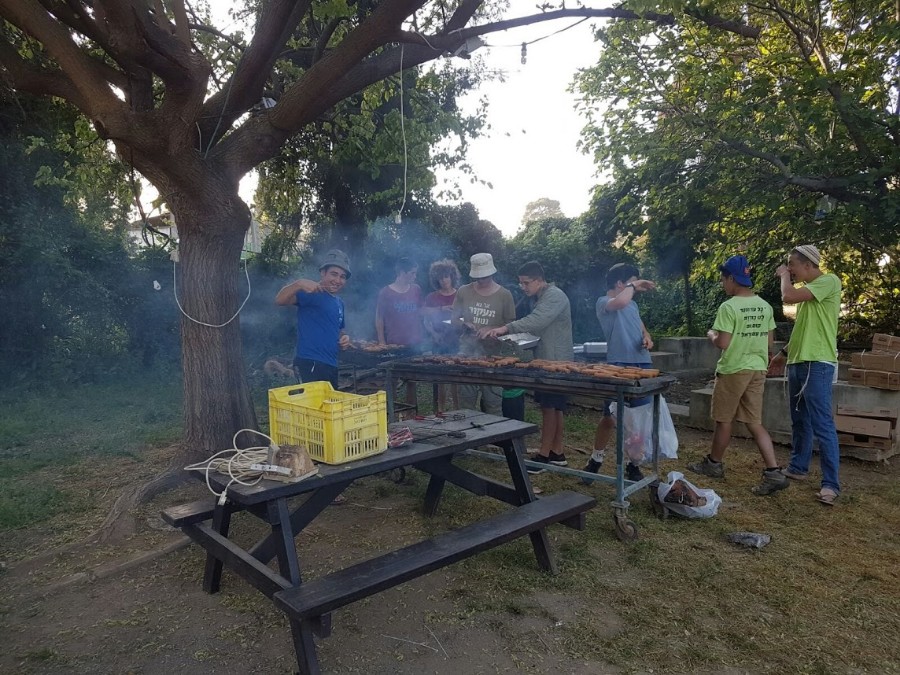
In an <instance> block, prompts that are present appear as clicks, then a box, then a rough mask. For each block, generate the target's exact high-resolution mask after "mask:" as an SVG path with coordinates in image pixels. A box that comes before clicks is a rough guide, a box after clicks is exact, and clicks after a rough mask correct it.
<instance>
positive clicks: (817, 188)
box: [720, 137, 894, 202]
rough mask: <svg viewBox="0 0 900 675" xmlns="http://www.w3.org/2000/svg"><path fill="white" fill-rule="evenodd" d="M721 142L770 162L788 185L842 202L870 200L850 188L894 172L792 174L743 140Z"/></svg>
mask: <svg viewBox="0 0 900 675" xmlns="http://www.w3.org/2000/svg"><path fill="white" fill-rule="evenodd" d="M720 140H721V142H722V143H724V144H725V145H727V146H728V147H730V148H732V149H734V150H737V151H738V152H740V153H741V154H742V155H746V156H748V157H753V158H755V159H759V160H762V161H763V162H766V163H768V164H771V165H772V166H774V167H775V168H776V169H778V172H779V173H780V174H781V177H782V180H783V181H784V182H785V183H786V184H788V185H796V186H797V187H800V188H803V189H804V190H809V191H810V192H821V193H823V194H827V195H831V196H832V197H836V198H837V199H840V200H841V201H844V202H860V201H863V202H864V201H870V200H871V199H872V196H873V195H871V194H866V193H863V192H859V191H855V190H853V188H854V187H857V186H861V185H876V184H877V183H878V182H880V181H882V180H884V179H885V178H887V177H888V176H890V175H892V174H893V173H894V172H893V171H891V170H886V169H883V168H882V169H878V170H876V171H866V172H863V173H859V174H856V175H855V176H850V177H840V178H820V177H813V176H798V175H796V174H794V173H793V172H792V171H791V169H790V167H789V166H788V165H787V164H785V163H784V162H783V161H782V160H781V159H780V158H779V157H778V156H777V155H775V154H773V153H771V152H765V151H763V150H757V149H756V148H753V147H751V146H749V145H748V144H746V143H744V142H743V141H739V140H735V139H729V138H724V137H720Z"/></svg>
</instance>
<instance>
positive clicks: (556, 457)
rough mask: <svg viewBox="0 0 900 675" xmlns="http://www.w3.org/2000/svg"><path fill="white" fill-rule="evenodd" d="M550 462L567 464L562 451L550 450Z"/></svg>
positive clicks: (557, 464) (560, 464)
mask: <svg viewBox="0 0 900 675" xmlns="http://www.w3.org/2000/svg"><path fill="white" fill-rule="evenodd" d="M550 463H551V464H555V465H556V466H569V463H568V462H567V461H566V456H565V454H564V453H562V452H552V451H551V452H550Z"/></svg>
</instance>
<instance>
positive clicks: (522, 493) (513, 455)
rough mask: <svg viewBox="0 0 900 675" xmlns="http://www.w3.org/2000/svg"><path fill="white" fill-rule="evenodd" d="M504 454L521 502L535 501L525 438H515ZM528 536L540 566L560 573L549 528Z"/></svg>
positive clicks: (551, 571)
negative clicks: (524, 460) (528, 467)
mask: <svg viewBox="0 0 900 675" xmlns="http://www.w3.org/2000/svg"><path fill="white" fill-rule="evenodd" d="M503 454H504V455H506V463H507V465H508V466H509V473H510V476H511V477H512V482H513V486H514V487H515V489H516V493H517V494H518V495H519V499H520V500H521V503H522V504H527V503H529V502H533V501H535V500H536V499H537V497H535V496H534V490H532V488H531V479H529V478H528V472H527V471H526V470H525V464H524V462H523V461H522V457H523V456H524V455H525V439H524V438H523V437H522V436H519V437H518V438H514V439H513V441H512V447H507V448H504V450H503ZM528 536H529V538H530V539H531V547H532V548H533V549H534V557H535V558H537V562H538V566H539V567H540V568H541V569H542V570H544V571H545V572H550V573H551V574H558V573H559V568H558V567H557V565H556V560H555V559H554V557H553V550H552V549H551V547H550V539H549V538H548V537H547V530H546V529H545V528H543V527H542V528H541V529H539V530H535V531H534V532H532V533H530V534H529V535H528Z"/></svg>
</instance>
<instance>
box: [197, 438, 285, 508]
mask: <svg viewBox="0 0 900 675" xmlns="http://www.w3.org/2000/svg"><path fill="white" fill-rule="evenodd" d="M245 431H246V432H249V433H251V434H257V435H258V436H262V437H263V438H265V439H266V440H268V441H269V445H263V446H256V447H253V448H243V449H240V448H238V447H237V437H238V436H239V435H240V434H241V433H243V432H245ZM231 444H232V447H231V448H228V449H227V450H221V451H220V452H217V453H216V454H214V455H212V456H211V457H209V459H206V460H205V461H203V462H197V463H196V464H190V465H188V466H186V467H184V470H185V471H202V472H203V473H204V476H205V478H206V487H207V488H208V489H209V491H210V492H212V493H213V494H214V495H215V496H216V497H217V498H218V500H219V505H220V506H221V505H223V504H224V503H225V499H226V493H227V492H228V488H229V487H230V486H231V485H232V483H239V484H240V485H256V484H257V483H258V482H259V481H260V480H262V477H263V474H264V473H265V472H266V471H267V470H268V469H269V468H271V467H270V465H271V463H272V462H271V461H270V460H271V459H272V457H274V456H275V453H277V452H278V445H277V444H276V443H275V441H273V440H272V438H271V437H269V436H267V435H266V434H264V433H262V432H261V431H256V430H255V429H241V430H239V431H238V432H237V433H236V434H235V435H234V437H233V438H232V439H231ZM210 471H216V472H218V473H221V474H225V475H227V476H229V477H230V478H231V480H229V481H228V484H227V485H226V486H225V488H224V489H223V490H222V492H216V491H215V490H213V487H212V485H210V484H209V472H210Z"/></svg>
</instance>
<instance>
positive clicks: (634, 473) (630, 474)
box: [625, 462, 644, 483]
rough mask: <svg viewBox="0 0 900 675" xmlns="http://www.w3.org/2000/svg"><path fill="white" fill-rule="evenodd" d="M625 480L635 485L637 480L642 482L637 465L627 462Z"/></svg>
mask: <svg viewBox="0 0 900 675" xmlns="http://www.w3.org/2000/svg"><path fill="white" fill-rule="evenodd" d="M625 478H626V480H630V481H632V482H634V483H637V482H638V481H639V480H644V474H643V473H642V472H641V468H640V467H639V466H638V465H637V464H635V463H634V462H628V464H626V465H625Z"/></svg>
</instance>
